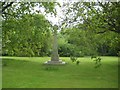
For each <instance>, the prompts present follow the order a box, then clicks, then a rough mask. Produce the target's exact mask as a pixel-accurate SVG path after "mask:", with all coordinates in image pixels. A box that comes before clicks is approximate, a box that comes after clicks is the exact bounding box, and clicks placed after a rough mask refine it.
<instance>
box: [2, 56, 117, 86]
mask: <svg viewBox="0 0 120 90" xmlns="http://www.w3.org/2000/svg"><path fill="white" fill-rule="evenodd" d="M101 58H102V65H101V67H99V68H94V66H95V62H94V61H93V60H91V59H90V57H83V58H79V60H80V64H79V65H76V64H75V63H72V62H71V61H70V59H69V58H68V57H60V59H62V60H64V61H65V62H67V64H66V65H56V66H50V65H43V63H44V62H45V61H47V60H50V57H31V58H29V57H2V59H3V61H4V62H3V63H5V62H7V64H6V66H3V68H2V69H3V81H2V87H3V88H117V87H118V57H101Z"/></svg>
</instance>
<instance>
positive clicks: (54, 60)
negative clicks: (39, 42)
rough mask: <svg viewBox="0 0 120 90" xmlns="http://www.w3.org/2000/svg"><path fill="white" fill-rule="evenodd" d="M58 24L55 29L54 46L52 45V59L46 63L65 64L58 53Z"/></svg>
mask: <svg viewBox="0 0 120 90" xmlns="http://www.w3.org/2000/svg"><path fill="white" fill-rule="evenodd" d="M57 29H58V28H57V26H55V28H54V30H53V47H52V55H51V60H49V61H47V62H45V64H53V65H54V64H65V62H63V61H62V60H60V59H59V55H58V43H57Z"/></svg>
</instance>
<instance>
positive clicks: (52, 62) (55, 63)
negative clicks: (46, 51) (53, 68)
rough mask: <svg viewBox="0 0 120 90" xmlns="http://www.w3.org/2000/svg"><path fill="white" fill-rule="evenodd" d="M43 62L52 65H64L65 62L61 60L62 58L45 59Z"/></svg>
mask: <svg viewBox="0 0 120 90" xmlns="http://www.w3.org/2000/svg"><path fill="white" fill-rule="evenodd" d="M45 64H52V65H59V64H61V65H64V64H66V63H65V62H63V61H62V60H59V61H52V60H49V61H46V62H45Z"/></svg>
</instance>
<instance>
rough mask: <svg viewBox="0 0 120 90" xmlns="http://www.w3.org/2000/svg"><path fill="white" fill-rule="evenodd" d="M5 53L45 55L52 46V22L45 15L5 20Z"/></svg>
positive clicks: (3, 33)
mask: <svg viewBox="0 0 120 90" xmlns="http://www.w3.org/2000/svg"><path fill="white" fill-rule="evenodd" d="M2 27H3V32H2V38H3V41H2V44H3V55H10V56H11V55H12V56H43V55H45V54H47V50H48V48H50V44H49V41H50V37H51V31H50V24H49V22H48V21H47V20H46V19H45V18H44V16H43V15H38V14H35V15H25V16H24V17H23V18H21V19H14V18H13V19H9V20H4V21H3V26H2Z"/></svg>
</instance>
